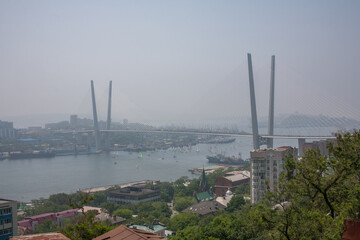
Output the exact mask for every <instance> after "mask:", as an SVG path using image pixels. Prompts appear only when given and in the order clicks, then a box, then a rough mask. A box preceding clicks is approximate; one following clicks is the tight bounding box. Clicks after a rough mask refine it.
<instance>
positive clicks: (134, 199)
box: [107, 186, 161, 204]
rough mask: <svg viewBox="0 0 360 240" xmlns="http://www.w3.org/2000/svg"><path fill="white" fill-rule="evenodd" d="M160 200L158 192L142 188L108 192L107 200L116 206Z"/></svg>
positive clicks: (132, 187)
mask: <svg viewBox="0 0 360 240" xmlns="http://www.w3.org/2000/svg"><path fill="white" fill-rule="evenodd" d="M160 198H161V196H160V190H158V189H156V188H153V189H150V188H143V187H134V186H131V187H126V188H121V189H118V190H114V191H110V192H109V193H108V197H107V200H108V201H110V202H115V203H117V204H128V203H139V202H152V201H157V200H159V199H160Z"/></svg>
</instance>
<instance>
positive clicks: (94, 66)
mask: <svg viewBox="0 0 360 240" xmlns="http://www.w3.org/2000/svg"><path fill="white" fill-rule="evenodd" d="M359 12H360V1H340V0H338V1H331V0H324V1H310V0H309V1H305V0H302V1H254V0H251V1H220V0H219V1H209V0H203V1H201V0H198V1H183V0H182V1H169V0H164V1H134V0H128V1H121V0H118V1H73V0H71V1H66V0H53V1H37V0H24V1H18V0H0V120H4V119H7V120H11V117H13V116H24V115H39V114H41V115H44V114H63V115H64V116H69V115H70V114H74V113H76V114H78V115H79V116H80V117H83V116H86V115H89V116H91V113H92V112H91V98H90V97H91V95H90V80H94V83H95V88H96V98H97V108H98V113H99V118H100V119H103V120H104V119H105V118H106V108H107V91H108V90H107V88H108V81H109V80H112V81H113V120H122V119H123V118H128V119H129V121H130V122H133V121H142V122H151V123H153V122H164V121H165V122H166V121H168V122H184V123H198V122H207V121H212V120H216V119H222V118H223V119H224V121H227V119H237V118H240V116H249V115H250V107H249V105H250V100H249V83H248V72H247V58H246V54H247V53H252V60H253V68H254V75H255V87H256V89H255V91H256V97H257V110H258V115H267V113H268V98H269V84H270V83H269V80H270V59H271V55H273V54H274V55H276V87H275V91H276V98H275V114H276V115H279V114H282V113H295V112H298V113H306V114H324V115H329V116H335V117H341V116H346V117H355V118H357V119H360V101H359V97H358V96H359V93H358V92H359V90H360V14H359ZM9 118H10V119H9ZM59 120H61V119H59ZM14 122H15V126H16V121H14Z"/></svg>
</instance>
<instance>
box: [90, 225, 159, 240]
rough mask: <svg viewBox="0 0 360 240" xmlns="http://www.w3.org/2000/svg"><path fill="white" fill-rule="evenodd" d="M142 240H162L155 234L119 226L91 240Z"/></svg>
mask: <svg viewBox="0 0 360 240" xmlns="http://www.w3.org/2000/svg"><path fill="white" fill-rule="evenodd" d="M105 239H106V240H142V239H149V240H157V239H164V238H162V237H160V236H158V235H156V234H155V233H151V232H146V231H143V230H139V229H133V228H128V227H125V226H124V225H121V226H119V227H117V228H115V229H113V230H111V231H109V232H107V233H105V234H103V235H101V236H98V237H97V238H94V239H93V240H105Z"/></svg>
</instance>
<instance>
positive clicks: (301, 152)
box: [298, 138, 305, 157]
mask: <svg viewBox="0 0 360 240" xmlns="http://www.w3.org/2000/svg"><path fill="white" fill-rule="evenodd" d="M298 143H299V157H302V156H303V154H304V153H303V146H304V143H305V138H298Z"/></svg>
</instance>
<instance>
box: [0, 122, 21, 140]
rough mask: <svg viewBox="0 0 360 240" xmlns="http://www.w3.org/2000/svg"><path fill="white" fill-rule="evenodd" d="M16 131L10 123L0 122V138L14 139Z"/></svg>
mask: <svg viewBox="0 0 360 240" xmlns="http://www.w3.org/2000/svg"><path fill="white" fill-rule="evenodd" d="M16 135H17V131H16V129H14V124H13V123H12V122H6V121H1V120H0V137H1V138H16Z"/></svg>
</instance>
